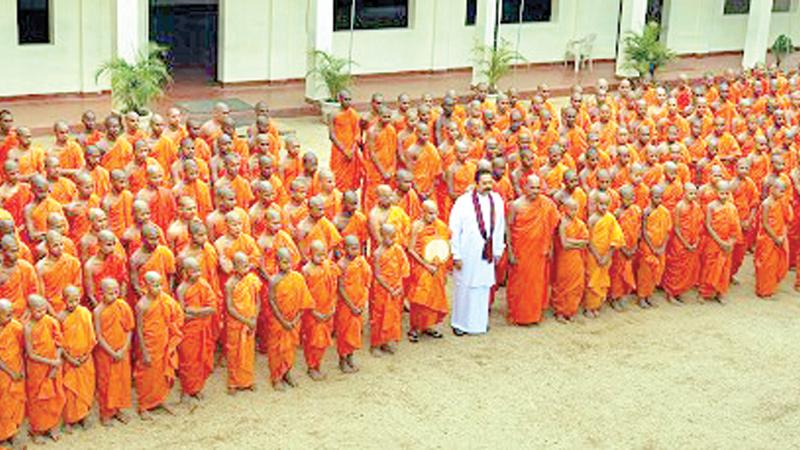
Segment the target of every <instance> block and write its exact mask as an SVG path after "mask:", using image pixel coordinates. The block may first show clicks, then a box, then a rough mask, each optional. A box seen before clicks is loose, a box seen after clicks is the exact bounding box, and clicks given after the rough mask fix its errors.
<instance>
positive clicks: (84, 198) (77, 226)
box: [64, 171, 100, 241]
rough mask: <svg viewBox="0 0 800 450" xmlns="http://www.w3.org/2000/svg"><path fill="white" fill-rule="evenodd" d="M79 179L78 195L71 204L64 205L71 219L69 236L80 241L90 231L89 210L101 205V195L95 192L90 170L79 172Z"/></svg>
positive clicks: (67, 215)
mask: <svg viewBox="0 0 800 450" xmlns="http://www.w3.org/2000/svg"><path fill="white" fill-rule="evenodd" d="M75 179H76V180H77V193H78V196H77V197H76V198H75V199H74V201H72V202H71V203H69V204H65V205H64V213H65V214H66V217H67V219H69V237H70V239H72V240H73V241H79V240H80V239H81V236H83V235H84V234H85V233H86V232H88V231H89V228H90V226H91V225H90V223H89V220H88V216H89V214H88V212H89V210H90V209H92V208H99V207H100V197H98V196H97V194H95V193H94V180H93V179H92V177H91V175H89V173H88V172H85V171H82V172H79V173H78V174H77V175H76V177H75Z"/></svg>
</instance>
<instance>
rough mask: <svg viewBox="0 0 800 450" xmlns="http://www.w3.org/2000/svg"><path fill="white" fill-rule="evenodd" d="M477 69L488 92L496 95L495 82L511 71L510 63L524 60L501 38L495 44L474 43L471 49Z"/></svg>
mask: <svg viewBox="0 0 800 450" xmlns="http://www.w3.org/2000/svg"><path fill="white" fill-rule="evenodd" d="M472 53H473V55H474V61H475V63H476V64H477V66H478V71H479V73H480V74H481V76H482V77H483V78H484V79H485V80H486V83H487V84H488V85H489V93H490V94H491V95H492V96H493V97H497V93H498V92H499V91H498V89H497V83H498V82H499V81H500V79H502V78H503V77H504V76H506V75H508V72H510V71H511V65H512V64H513V63H514V62H517V61H525V58H524V57H523V56H522V55H521V54H519V52H517V51H516V50H514V48H513V47H512V46H511V44H510V43H509V42H508V41H507V40H505V39H501V40H500V42H498V44H497V45H496V46H491V45H485V44H481V43H476V44H475V47H473V49H472Z"/></svg>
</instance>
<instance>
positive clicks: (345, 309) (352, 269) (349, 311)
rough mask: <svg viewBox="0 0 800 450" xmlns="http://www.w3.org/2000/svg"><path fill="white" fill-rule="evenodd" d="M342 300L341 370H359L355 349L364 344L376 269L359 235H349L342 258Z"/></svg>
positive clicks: (338, 347) (338, 341) (336, 325)
mask: <svg viewBox="0 0 800 450" xmlns="http://www.w3.org/2000/svg"><path fill="white" fill-rule="evenodd" d="M338 264H339V270H340V271H341V276H340V277H339V283H338V285H339V287H338V292H339V301H338V303H337V304H336V317H335V318H334V328H335V330H336V352H337V353H338V354H339V370H341V371H342V372H343V373H355V372H358V366H356V363H355V361H354V360H353V353H354V352H355V351H356V350H358V349H359V348H361V328H362V321H363V319H362V315H363V314H364V307H366V305H367V298H368V297H369V286H370V285H371V284H372V269H371V268H370V267H369V263H368V262H367V259H366V258H364V256H362V255H361V242H360V241H359V240H358V238H357V237H356V236H355V235H352V234H349V235H345V238H344V256H343V257H342V258H341V259H340V260H339V263H338Z"/></svg>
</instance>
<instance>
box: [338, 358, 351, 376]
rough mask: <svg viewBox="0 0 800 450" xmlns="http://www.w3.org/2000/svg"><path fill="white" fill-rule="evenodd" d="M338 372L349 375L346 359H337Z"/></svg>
mask: <svg viewBox="0 0 800 450" xmlns="http://www.w3.org/2000/svg"><path fill="white" fill-rule="evenodd" d="M339 370H340V371H341V372H342V373H350V366H348V365H347V359H346V358H339Z"/></svg>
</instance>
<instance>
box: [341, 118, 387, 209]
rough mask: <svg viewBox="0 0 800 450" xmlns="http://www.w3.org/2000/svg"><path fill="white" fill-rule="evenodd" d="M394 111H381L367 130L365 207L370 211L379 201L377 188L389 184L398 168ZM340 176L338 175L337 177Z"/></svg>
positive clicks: (363, 189) (363, 190)
mask: <svg viewBox="0 0 800 450" xmlns="http://www.w3.org/2000/svg"><path fill="white" fill-rule="evenodd" d="M391 119H392V112H391V110H389V109H388V108H382V109H381V111H380V120H378V121H377V122H376V123H375V125H373V126H372V127H371V128H369V129H368V130H367V133H366V142H365V144H364V187H363V188H362V192H363V195H364V201H363V202H362V203H363V207H364V210H365V211H370V210H371V209H372V207H373V206H375V203H376V201H377V199H376V191H375V188H376V187H377V186H378V185H380V184H388V183H390V182H391V181H392V180H393V179H394V175H395V171H396V170H397V133H396V132H395V129H394V127H393V126H392V124H391ZM336 178H337V179H338V178H339V177H338V175H337V177H336Z"/></svg>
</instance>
